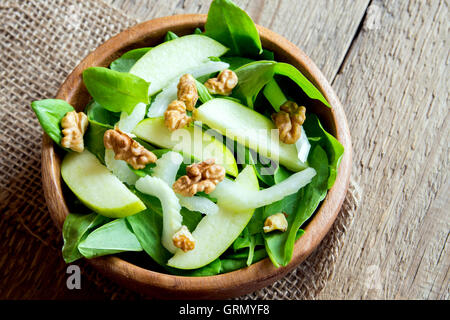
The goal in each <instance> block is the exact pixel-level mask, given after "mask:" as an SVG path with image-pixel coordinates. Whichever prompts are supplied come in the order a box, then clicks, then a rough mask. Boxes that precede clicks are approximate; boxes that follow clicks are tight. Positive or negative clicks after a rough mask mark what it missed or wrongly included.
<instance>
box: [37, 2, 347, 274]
mask: <svg viewBox="0 0 450 320" xmlns="http://www.w3.org/2000/svg"><path fill="white" fill-rule="evenodd" d="M82 78H83V83H84V85H85V86H86V89H87V91H88V92H89V94H90V96H91V98H92V99H91V100H90V101H89V103H88V104H87V105H86V106H85V109H84V111H82V112H77V111H76V110H75V109H74V108H73V106H71V105H70V104H69V103H68V102H66V101H65V100H59V99H44V100H39V101H34V102H32V104H31V107H32V109H33V110H34V112H35V114H36V116H37V118H38V120H39V122H40V124H41V126H42V128H43V130H44V131H45V133H46V134H47V135H48V136H49V137H50V138H51V139H52V140H53V141H54V143H55V144H56V145H58V147H59V148H60V149H61V150H62V152H63V153H64V157H63V160H62V163H61V177H62V181H63V182H64V186H65V187H67V188H66V189H67V190H66V191H67V192H66V194H67V197H66V199H67V202H68V207H69V209H70V213H69V214H68V216H67V217H66V219H65V222H64V225H63V232H62V233H63V239H64V246H63V248H62V255H63V258H64V260H65V261H66V262H67V263H71V262H74V261H76V260H78V259H80V258H87V259H92V258H96V257H100V256H106V255H117V254H118V255H127V254H129V257H132V259H133V257H135V256H139V259H140V261H142V260H146V259H147V260H149V261H151V265H152V268H155V269H154V270H157V271H158V272H164V273H167V274H173V275H181V276H191V277H194V276H213V275H218V274H223V273H228V272H230V271H234V270H238V269H241V268H245V267H247V266H250V265H252V264H254V263H256V262H257V261H260V260H262V259H264V258H266V257H268V258H269V259H270V260H271V262H272V263H273V265H274V266H276V267H279V266H286V265H288V264H289V262H290V261H291V259H292V255H293V251H294V245H295V242H296V240H297V239H299V238H300V237H301V236H302V235H303V234H304V230H303V228H304V226H305V225H306V224H307V223H308V221H309V219H310V218H311V217H312V216H313V215H314V213H315V212H316V210H317V208H318V207H319V205H320V203H321V202H322V201H323V200H324V199H325V197H326V195H327V193H328V190H329V189H330V188H331V187H332V186H333V184H334V182H335V180H336V176H337V171H338V168H339V163H340V160H341V158H342V155H343V153H344V148H343V146H342V145H341V143H340V142H339V141H338V140H337V139H336V138H335V137H334V136H333V135H331V134H330V133H329V132H327V131H326V130H325V129H324V127H323V126H322V124H321V121H320V119H319V115H318V114H315V113H314V112H312V110H310V108H309V106H308V101H311V100H317V101H319V102H320V104H321V105H322V107H323V108H329V107H330V105H329V103H328V101H327V100H326V99H325V98H324V96H323V95H322V93H321V92H320V91H319V90H318V89H317V88H316V87H315V86H314V85H313V84H312V83H311V82H310V81H309V80H308V79H307V78H306V77H305V76H304V75H303V74H302V73H301V72H300V71H299V70H298V69H297V68H295V67H294V66H293V65H291V64H289V63H286V62H279V61H277V60H276V57H275V54H274V53H273V52H271V51H270V50H267V49H265V48H263V47H262V44H261V40H260V38H259V33H258V30H257V28H256V26H255V24H254V23H253V21H252V20H251V18H250V17H249V16H248V15H247V14H246V13H245V12H244V11H243V10H241V9H240V8H239V7H237V6H236V5H235V4H234V3H233V2H232V1H229V0H214V1H213V2H212V4H211V7H210V9H209V13H208V17H207V21H206V24H205V27H204V30H201V29H198V28H197V29H195V30H194V31H193V32H192V33H191V34H187V35H183V36H179V35H177V34H175V33H174V32H171V31H169V32H167V34H166V36H165V38H164V41H163V42H161V43H160V44H158V45H155V46H153V47H140V48H137V49H133V50H130V51H128V52H126V53H124V54H123V55H122V56H120V57H119V58H118V59H116V60H114V61H113V62H112V63H111V64H110V65H109V67H89V68H86V69H85V70H84V71H83V73H82ZM127 257H128V256H127Z"/></svg>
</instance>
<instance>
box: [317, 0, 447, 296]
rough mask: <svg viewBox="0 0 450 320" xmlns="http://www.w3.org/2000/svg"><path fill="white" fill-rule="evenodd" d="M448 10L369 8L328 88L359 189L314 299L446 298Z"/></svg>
mask: <svg viewBox="0 0 450 320" xmlns="http://www.w3.org/2000/svg"><path fill="white" fill-rule="evenodd" d="M447 21H448V4H447V3H445V2H443V1H438V0H435V1H408V2H407V1H375V2H374V3H373V4H372V5H371V7H370V8H369V10H368V15H367V17H366V21H365V25H364V27H363V28H362V31H361V33H360V34H359V36H358V37H357V39H356V41H355V42H354V43H353V46H352V48H351V51H350V53H349V55H348V58H347V59H346V61H345V63H344V65H343V68H342V69H341V72H340V73H339V74H338V75H337V77H336V79H335V81H334V83H333V87H334V88H335V90H336V92H337V93H338V95H339V96H340V98H341V101H342V103H343V105H344V106H345V107H346V112H347V116H348V119H349V124H350V130H351V132H352V133H353V146H354V152H355V155H354V171H353V172H354V175H355V176H356V177H358V180H359V183H360V185H361V187H362V188H363V189H364V197H363V199H362V203H361V206H360V210H359V213H358V216H357V217H356V218H355V220H354V223H353V226H352V228H351V230H350V231H349V234H348V236H347V239H346V244H345V246H344V248H343V250H342V255H341V258H340V260H339V261H338V263H337V266H336V269H335V274H334V278H333V280H331V281H330V284H329V285H328V286H327V287H326V288H325V290H324V291H323V292H322V293H321V296H320V298H345V299H360V298H362V299H366V298H383V299H393V298H400V299H404V298H408V299H448V298H449V291H450V285H449V272H448V271H449V267H450V254H449V253H450V251H449V237H448V234H449V230H450V217H449V214H448V213H449V212H448V210H449V207H450V201H449V200H450V194H449V193H450V188H449V182H448V173H449V144H448V137H449V136H450V132H449V125H448V121H449V108H448V105H449V104H448V102H449V99H448V86H449V78H448V74H449V68H448V61H449V46H448V43H447V38H448V24H447Z"/></svg>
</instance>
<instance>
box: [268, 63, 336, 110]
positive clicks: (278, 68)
mask: <svg viewBox="0 0 450 320" xmlns="http://www.w3.org/2000/svg"><path fill="white" fill-rule="evenodd" d="M274 72H275V74H279V75H282V76H286V77H288V78H290V79H291V80H292V81H294V82H295V83H296V84H297V85H298V86H299V87H300V88H301V89H302V90H303V91H304V92H305V93H306V95H307V96H308V97H310V98H311V99H317V100H320V101H322V102H323V104H325V105H326V106H327V107H329V106H330V104H329V103H328V101H327V100H326V99H325V97H324V96H323V95H322V93H321V92H320V91H319V89H317V88H316V87H315V86H314V85H313V84H312V83H311V82H310V81H309V80H308V79H307V78H306V77H305V76H304V75H303V74H302V73H301V72H300V71H299V70H298V69H297V68H295V67H294V66H293V65H291V64H288V63H283V62H278V63H277V64H276V65H275V68H274Z"/></svg>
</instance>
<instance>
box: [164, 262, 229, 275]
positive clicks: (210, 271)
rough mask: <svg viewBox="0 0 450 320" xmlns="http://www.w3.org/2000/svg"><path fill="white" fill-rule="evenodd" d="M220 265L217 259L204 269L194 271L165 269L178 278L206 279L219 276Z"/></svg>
mask: <svg viewBox="0 0 450 320" xmlns="http://www.w3.org/2000/svg"><path fill="white" fill-rule="evenodd" d="M221 267H222V263H221V261H220V259H219V258H217V259H216V260H214V261H213V262H211V263H209V264H207V265H206V266H204V267H201V268H199V269H194V270H181V269H175V268H169V267H168V268H167V270H168V271H169V272H170V273H172V274H176V275H179V276H185V277H206V276H214V275H216V274H219V273H220V271H221V269H222V268H221Z"/></svg>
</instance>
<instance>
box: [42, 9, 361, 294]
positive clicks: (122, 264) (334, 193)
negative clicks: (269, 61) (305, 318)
mask: <svg viewBox="0 0 450 320" xmlns="http://www.w3.org/2000/svg"><path fill="white" fill-rule="evenodd" d="M206 17H207V16H206V15H205V14H181V15H173V16H167V17H162V18H156V19H152V20H148V21H144V22H141V23H139V24H137V25H135V26H133V27H131V28H128V29H126V30H124V31H122V32H120V33H119V34H117V35H115V36H114V37H112V38H110V39H109V40H107V41H106V42H104V43H103V44H101V45H100V46H99V47H97V48H96V49H95V50H94V51H92V52H91V53H90V54H89V55H88V56H86V57H85V58H84V59H83V60H82V61H81V62H80V63H79V64H78V65H77V66H76V67H75V68H74V69H73V71H72V72H71V73H70V74H69V76H68V77H67V78H66V80H65V81H64V82H63V84H62V85H61V87H60V89H59V91H58V93H57V96H56V98H57V99H63V100H66V101H68V102H69V103H70V101H72V100H73V99H76V95H77V92H78V91H77V90H80V88H81V87H83V86H84V85H83V84H82V79H81V72H82V70H84V69H85V68H87V67H89V66H102V61H103V62H104V61H105V60H108V59H109V60H111V57H113V56H114V54H115V53H117V51H119V50H120V49H124V48H127V47H129V46H132V45H134V44H136V43H139V42H140V41H145V39H148V38H151V37H160V35H161V34H163V33H165V32H167V31H168V30H171V31H174V32H176V31H177V30H187V29H192V30H194V29H195V28H196V27H203V26H204V24H205V22H206ZM257 28H258V31H259V34H260V37H261V42H262V44H263V47H264V48H267V49H269V50H272V51H274V52H277V54H280V52H281V53H282V54H283V55H286V57H287V60H289V62H290V63H291V64H293V65H294V66H295V67H296V68H298V69H299V70H300V71H301V72H302V73H303V74H304V75H305V76H306V77H307V78H308V79H309V80H310V81H311V82H312V83H313V84H314V85H315V86H316V87H317V88H318V89H319V90H320V91H321V93H322V94H323V95H324V97H325V98H326V99H327V101H328V102H329V104H330V106H331V110H330V111H331V116H332V120H333V125H334V126H335V128H334V129H335V131H336V135H335V137H336V138H337V139H338V140H339V141H340V143H341V144H342V145H343V146H344V148H345V152H344V155H343V157H342V159H341V162H340V166H339V170H338V175H337V178H336V181H335V183H334V185H333V187H332V188H331V189H330V190H328V193H327V196H326V198H325V199H324V200H323V202H322V204H321V206H320V208H319V209H318V210H317V211H316V213H315V215H314V217H313V218H312V219H311V221H310V222H309V223H308V226H307V227H306V228H305V233H304V235H303V236H302V237H300V238H299V240H297V241H296V243H295V247H294V252H293V256H292V260H291V262H290V263H289V264H288V265H287V266H285V267H279V268H275V267H274V266H273V265H272V262H271V261H270V259H269V258H265V259H263V260H261V261H259V262H256V263H254V264H252V265H251V266H249V267H246V268H242V269H239V270H236V271H232V272H229V273H225V274H220V275H215V276H205V277H186V276H177V275H170V274H165V273H160V272H156V271H151V270H148V269H144V268H142V267H139V266H137V265H134V264H132V263H130V262H127V261H125V260H123V259H120V258H118V257H116V256H105V257H99V258H95V259H89V260H87V259H86V260H87V261H88V262H89V263H90V264H91V265H92V266H94V267H95V268H96V269H97V270H98V271H100V272H101V273H102V274H105V275H106V276H108V277H110V278H112V279H113V280H115V281H116V282H117V283H119V284H121V285H123V286H125V287H127V288H129V289H132V290H135V291H138V292H141V293H143V294H145V295H147V296H153V297H158V298H178V299H179V298H182V299H197V298H202V299H203V298H206V299H217V298H229V297H233V296H237V295H241V294H246V293H249V292H251V291H255V290H257V289H260V288H262V287H264V286H266V285H268V284H270V283H272V282H274V281H276V280H278V279H280V278H281V277H283V276H284V275H285V274H286V273H288V272H289V271H291V270H293V269H294V268H295V267H297V266H298V265H299V264H300V263H301V262H303V261H304V260H305V259H306V258H307V257H308V256H309V254H310V253H311V252H312V251H313V250H314V249H315V248H316V247H317V246H318V245H319V244H320V242H321V241H322V240H323V238H324V237H325V235H326V234H327V233H328V231H329V229H330V228H331V226H332V224H333V223H334V221H335V219H336V217H337V214H338V213H339V211H340V208H341V206H342V203H343V201H344V198H345V195H346V193H347V189H348V184H349V180H350V172H351V161H352V146H351V138H350V132H349V128H348V124H347V120H346V116H345V112H344V109H343V107H342V105H341V103H340V101H339V99H338V98H337V96H336V94H335V93H334V91H333V89H332V88H331V86H330V84H329V83H328V81H327V80H326V78H325V77H324V75H323V74H322V73H321V71H320V70H319V69H318V67H317V66H316V65H315V63H314V62H313V61H312V60H311V59H310V58H309V57H308V56H307V55H306V54H305V53H304V52H303V51H302V50H301V49H299V48H298V47H297V46H295V45H294V44H293V43H291V42H290V41H288V40H287V39H286V38H284V37H282V36H280V35H278V34H276V33H275V32H273V31H271V30H269V29H267V28H265V27H262V26H259V25H257ZM103 64H104V63H103ZM103 66H105V65H103ZM41 160H42V162H41V166H42V183H43V189H44V195H45V198H46V201H47V206H48V209H49V212H50V216H51V218H52V220H53V222H54V223H55V225H56V226H57V227H58V228H59V229H60V230H61V229H62V225H63V223H64V219H65V216H66V215H67V214H68V208H67V206H66V204H65V199H64V196H63V193H62V184H61V176H60V159H59V158H58V156H57V154H56V152H55V150H54V144H53V141H52V140H51V139H50V138H49V136H48V135H46V134H45V133H44V136H43V141H42V153H41Z"/></svg>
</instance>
